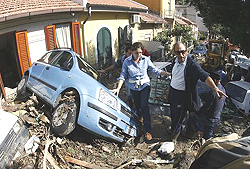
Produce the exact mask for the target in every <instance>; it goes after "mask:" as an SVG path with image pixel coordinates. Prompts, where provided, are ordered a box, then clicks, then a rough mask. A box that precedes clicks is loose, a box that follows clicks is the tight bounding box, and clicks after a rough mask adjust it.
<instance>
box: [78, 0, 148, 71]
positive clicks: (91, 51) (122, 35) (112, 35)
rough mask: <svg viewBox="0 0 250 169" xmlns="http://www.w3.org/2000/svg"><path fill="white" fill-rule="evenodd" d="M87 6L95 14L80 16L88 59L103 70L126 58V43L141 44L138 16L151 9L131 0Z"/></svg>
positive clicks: (90, 0) (95, 2)
mask: <svg viewBox="0 0 250 169" xmlns="http://www.w3.org/2000/svg"><path fill="white" fill-rule="evenodd" d="M86 6H87V8H88V9H89V10H90V11H91V13H88V14H87V13H82V15H81V16H79V20H80V22H81V23H82V30H83V31H82V32H83V51H84V56H85V58H86V59H87V60H88V61H89V62H90V63H91V64H92V65H95V66H96V68H98V69H102V68H105V67H107V66H109V65H110V64H112V63H113V62H114V61H115V60H117V59H118V57H119V56H120V55H121V54H123V48H124V42H125V41H129V42H130V43H133V42H135V41H137V38H136V35H137V33H136V32H137V30H138V28H137V26H136V25H137V24H138V22H139V20H138V19H139V18H138V16H139V14H140V13H147V10H148V8H147V7H146V6H145V5H142V4H139V3H137V2H135V1H130V0H102V1H101V0H88V3H87V5H86ZM87 15H88V16H89V17H88V16H87ZM87 17H88V19H87V20H86V18H87ZM133 19H134V20H133ZM135 19H137V20H135Z"/></svg>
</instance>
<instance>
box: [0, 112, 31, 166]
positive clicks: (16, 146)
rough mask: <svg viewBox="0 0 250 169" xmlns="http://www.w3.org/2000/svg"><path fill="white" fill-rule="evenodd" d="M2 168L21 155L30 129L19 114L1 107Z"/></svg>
mask: <svg viewBox="0 0 250 169" xmlns="http://www.w3.org/2000/svg"><path fill="white" fill-rule="evenodd" d="M0 127H1V135H0V169H4V168H5V167H6V166H7V165H9V164H10V162H11V160H13V159H15V158H17V157H19V156H20V155H21V153H22V152H23V149H24V146H25V143H26V142H27V140H28V139H29V133H28V129H27V128H26V127H25V125H23V123H22V121H21V120H20V119H18V117H17V116H15V115H13V114H11V113H9V112H6V111H3V110H1V109H0Z"/></svg>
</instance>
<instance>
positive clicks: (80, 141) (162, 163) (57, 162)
mask: <svg viewBox="0 0 250 169" xmlns="http://www.w3.org/2000/svg"><path fill="white" fill-rule="evenodd" d="M112 86H113V84H112V85H111V86H110V87H111V88H112ZM122 93H123V94H122ZM121 97H124V91H122V92H121ZM32 100H34V99H28V100H27V101H25V102H16V103H13V100H11V99H10V100H7V101H6V102H3V103H2V108H3V109H4V110H6V111H10V112H15V111H18V110H25V111H26V112H27V113H26V115H27V116H29V117H31V118H36V115H34V113H31V112H32V109H30V107H35V109H36V110H37V112H38V113H39V114H41V113H43V112H45V114H46V112H47V111H49V110H48V109H47V108H46V106H45V107H43V106H41V104H36V103H35V102H34V101H32ZM33 111H34V110H33ZM150 113H151V120H152V135H153V139H152V140H151V141H150V142H145V141H144V140H143V138H140V139H136V140H130V141H128V142H127V143H124V144H120V143H115V142H112V141H110V140H105V139H103V138H100V137H97V136H94V135H92V134H90V133H89V132H87V131H84V130H83V129H82V128H80V127H79V126H78V127H77V128H76V129H75V130H74V131H73V132H72V133H71V134H70V135H68V136H66V137H56V136H54V135H53V134H52V133H50V131H49V124H48V123H46V120H40V121H38V123H31V122H29V121H27V120H26V121H25V124H26V126H27V127H28V130H29V133H30V136H32V135H37V136H38V137H39V139H40V141H41V142H40V145H39V148H38V149H37V150H36V151H35V152H33V153H31V154H26V152H25V151H24V152H23V154H22V155H21V156H20V157H18V158H17V159H15V160H13V161H12V163H11V165H10V166H9V167H7V168H11V169H12V168H14V169H21V168H22V169H31V168H39V169H40V168H44V167H45V168H49V169H50V168H51V169H52V168H62V169H71V168H72V169H75V168H77V169H78V168H79V169H80V168H93V169H96V168H97V169H98V168H117V169H121V168H126V169H142V168H147V169H148V168H153V169H170V168H180V169H186V168H189V167H190V165H191V164H192V162H193V161H194V160H195V155H196V153H197V147H194V146H192V145H193V143H194V141H195V140H196V139H195V138H194V139H186V138H183V137H179V138H178V142H177V145H176V146H175V150H174V151H173V152H171V153H170V154H164V155H163V154H160V153H158V151H157V150H158V148H159V147H160V145H161V143H163V142H166V141H169V139H170V133H169V128H170V123H171V121H170V118H169V113H170V112H169V108H168V107H164V106H161V105H154V104H150ZM249 126H250V123H249V117H243V116H241V115H238V114H237V113H235V112H234V111H233V110H230V109H228V107H225V108H224V111H223V114H222V122H221V124H219V125H218V126H217V127H216V129H215V131H214V137H216V136H222V135H225V134H230V133H233V132H235V133H237V134H239V135H242V134H243V132H244V131H245V130H246V129H247V128H248V127H249ZM45 159H47V160H45Z"/></svg>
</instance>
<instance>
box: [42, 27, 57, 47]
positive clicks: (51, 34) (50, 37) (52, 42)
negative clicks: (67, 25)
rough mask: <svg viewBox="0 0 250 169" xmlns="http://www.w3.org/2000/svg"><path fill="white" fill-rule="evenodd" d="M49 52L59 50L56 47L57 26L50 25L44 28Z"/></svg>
mask: <svg viewBox="0 0 250 169" xmlns="http://www.w3.org/2000/svg"><path fill="white" fill-rule="evenodd" d="M44 30H45V40H46V47H47V50H52V49H55V48H57V45H56V28H55V25H49V26H46V27H45V28H44Z"/></svg>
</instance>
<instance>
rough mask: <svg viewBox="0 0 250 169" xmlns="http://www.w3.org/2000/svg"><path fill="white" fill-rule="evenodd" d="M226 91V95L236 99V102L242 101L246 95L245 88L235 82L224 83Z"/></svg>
mask: <svg viewBox="0 0 250 169" xmlns="http://www.w3.org/2000/svg"><path fill="white" fill-rule="evenodd" d="M226 91H227V95H228V96H229V97H230V98H232V99H234V100H237V101H238V102H240V103H242V102H243V101H244V98H245V96H246V93H247V90H246V89H244V88H242V87H240V86H237V85H235V84H232V83H228V84H227V85H226Z"/></svg>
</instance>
